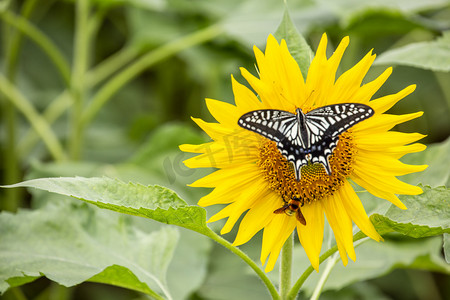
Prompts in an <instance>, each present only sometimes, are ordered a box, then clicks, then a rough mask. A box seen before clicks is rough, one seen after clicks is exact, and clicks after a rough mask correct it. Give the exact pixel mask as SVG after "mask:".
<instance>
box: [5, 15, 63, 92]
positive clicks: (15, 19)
mask: <svg viewBox="0 0 450 300" xmlns="http://www.w3.org/2000/svg"><path fill="white" fill-rule="evenodd" d="M0 19H2V20H3V21H4V22H6V23H8V24H9V25H11V26H13V27H16V28H17V29H18V30H20V31H21V32H22V33H23V34H25V35H26V36H28V37H29V38H30V39H31V40H33V41H34V42H35V43H36V44H37V45H38V46H39V47H41V49H42V50H43V51H44V53H46V54H47V56H48V57H49V58H50V60H51V61H52V62H53V64H54V65H55V67H56V68H57V70H58V71H59V72H60V73H61V76H62V78H63V80H64V82H65V83H66V84H67V85H68V84H69V78H70V71H69V70H70V68H69V64H68V63H67V61H66V60H65V58H64V56H63V55H62V53H61V51H60V50H59V49H58V47H56V45H55V44H54V43H53V42H52V41H51V40H50V39H49V38H48V37H47V36H46V35H45V34H44V33H42V32H41V31H40V30H39V29H38V28H37V27H35V26H34V25H33V24H31V23H30V22H29V21H28V20H27V19H25V18H23V17H20V16H17V15H15V14H13V13H11V12H9V11H4V12H2V13H0Z"/></svg>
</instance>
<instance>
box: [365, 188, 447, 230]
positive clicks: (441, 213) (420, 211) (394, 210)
mask: <svg viewBox="0 0 450 300" xmlns="http://www.w3.org/2000/svg"><path fill="white" fill-rule="evenodd" d="M422 189H423V194H420V195H416V196H400V200H401V201H402V202H403V203H404V204H405V205H406V207H407V208H408V209H407V210H401V209H399V208H398V207H396V206H394V205H392V206H391V207H390V208H389V209H388V211H387V212H386V214H385V215H380V214H373V215H371V216H370V219H371V220H372V223H373V224H374V225H375V228H376V229H377V231H378V232H379V233H380V234H382V235H383V234H386V233H389V232H399V233H401V234H404V235H407V236H410V237H414V238H420V237H427V236H434V235H440V234H443V233H450V223H449V221H448V218H449V216H450V190H449V189H447V188H445V187H437V188H430V187H428V186H426V187H423V188H422Z"/></svg>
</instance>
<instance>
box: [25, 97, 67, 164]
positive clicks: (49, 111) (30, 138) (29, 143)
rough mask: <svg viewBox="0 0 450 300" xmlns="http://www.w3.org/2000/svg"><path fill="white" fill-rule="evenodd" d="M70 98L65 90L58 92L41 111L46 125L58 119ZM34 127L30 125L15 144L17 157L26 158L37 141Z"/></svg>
mask: <svg viewBox="0 0 450 300" xmlns="http://www.w3.org/2000/svg"><path fill="white" fill-rule="evenodd" d="M71 100H72V98H71V97H70V95H69V93H68V91H67V90H65V91H64V92H62V93H61V94H59V95H58V96H57V97H56V98H55V99H54V100H53V101H52V102H51V103H50V105H49V106H47V108H46V109H45V111H44V112H43V113H42V117H43V119H44V120H45V122H47V123H48V126H50V124H52V123H53V122H54V121H55V120H56V119H58V118H59V117H60V116H61V115H62V114H63V113H64V112H65V111H66V110H67V109H68V108H69V107H70V106H71V105H72V102H71ZM33 129H34V128H33V127H31V128H30V129H29V130H28V131H27V132H26V133H25V134H24V135H23V137H22V138H21V139H20V141H19V143H18V145H17V151H18V156H19V159H24V158H26V157H27V156H28V155H29V153H30V152H31V150H32V149H33V147H34V145H36V143H38V142H39V141H40V140H39V135H38V134H37V133H36V131H35V130H33Z"/></svg>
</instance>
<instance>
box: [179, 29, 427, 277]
mask: <svg viewBox="0 0 450 300" xmlns="http://www.w3.org/2000/svg"><path fill="white" fill-rule="evenodd" d="M348 44H349V38H348V37H345V38H343V39H342V41H341V42H340V44H339V46H338V47H337V49H336V51H335V52H334V53H333V55H332V56H331V57H330V58H329V59H328V58H327V56H326V48H327V36H326V35H325V34H324V35H323V36H322V39H321V41H320V44H319V46H318V49H317V52H316V55H315V57H314V59H313V60H312V62H311V65H310V67H309V70H308V75H307V78H306V81H305V80H304V79H303V76H302V73H301V71H300V68H299V66H298V64H297V63H296V61H295V60H294V58H293V57H292V56H291V55H290V53H289V50H288V47H287V45H286V42H285V41H284V40H282V41H281V44H278V42H277V41H276V39H275V38H274V37H273V36H269V38H268V40H267V46H266V51H265V53H263V52H262V51H260V50H259V49H258V48H257V47H254V52H255V56H256V61H257V66H258V75H259V78H258V77H255V76H253V75H252V74H251V73H250V72H248V71H247V70H246V69H244V68H241V74H242V76H243V77H244V78H245V79H246V80H247V81H248V83H249V85H250V86H251V87H252V88H253V90H254V91H255V92H256V94H255V93H254V92H253V91H251V90H250V89H249V88H247V87H246V86H244V85H242V84H240V83H238V82H237V81H236V80H235V79H234V78H233V77H232V78H231V80H232V86H233V93H234V97H235V105H231V104H228V103H225V102H221V101H217V100H212V99H206V104H207V107H208V109H209V111H210V113H211V114H212V116H213V117H214V118H215V119H216V120H217V122H218V123H207V122H205V121H203V120H201V119H196V118H193V120H194V122H195V123H197V124H198V126H199V127H200V128H201V129H203V130H204V131H205V132H206V133H207V134H208V135H209V136H210V137H211V139H212V141H211V142H208V143H205V144H201V145H181V146H180V149H181V150H182V151H185V152H192V153H200V154H199V155H197V156H194V157H192V158H190V159H187V160H185V161H184V164H185V165H186V166H188V167H189V168H204V167H213V168H217V170H216V171H214V172H213V173H211V174H209V175H207V176H205V177H203V178H201V179H199V180H197V181H196V182H194V183H192V184H191V186H193V187H209V188H214V189H213V190H212V192H211V193H209V194H208V195H206V196H205V197H203V198H201V199H200V201H199V202H198V205H200V206H203V207H204V206H209V205H213V204H227V206H225V207H224V208H223V209H222V210H221V211H219V212H218V213H217V214H215V215H214V216H212V217H211V218H210V219H209V220H208V222H214V221H217V220H220V219H223V218H228V219H227V222H226V223H225V225H224V227H223V228H222V230H221V234H226V233H228V232H229V231H230V230H231V229H232V228H233V227H234V225H235V224H236V222H237V221H238V219H239V218H240V216H241V215H242V214H244V213H245V215H244V217H243V218H242V221H241V222H240V225H239V230H238V233H237V236H236V239H235V241H234V243H233V245H235V246H239V245H242V244H244V243H246V242H247V241H249V240H250V239H251V238H252V237H253V236H254V235H255V234H256V233H257V232H259V231H260V230H263V240H262V250H261V263H262V264H263V265H264V264H265V263H266V260H267V257H269V258H268V260H267V264H266V267H265V271H266V272H269V271H271V270H272V269H273V267H274V265H275V262H276V260H277V258H278V256H279V254H280V251H281V248H282V246H283V244H284V243H285V241H286V239H287V238H288V237H289V236H290V235H291V234H292V232H293V231H294V230H295V229H297V233H298V237H299V240H300V243H301V244H302V246H303V248H304V250H305V252H306V254H307V256H308V258H309V260H310V262H311V264H312V266H313V267H314V268H315V269H316V270H317V271H318V269H319V255H320V251H321V247H322V242H323V231H324V221H325V219H324V218H325V216H326V218H327V220H328V223H329V224H330V226H331V228H332V230H333V233H334V236H335V239H336V244H337V246H338V250H339V254H340V257H341V259H342V262H343V264H344V265H346V264H347V263H348V257H350V258H351V259H352V260H355V258H356V257H355V250H354V247H353V233H352V232H353V231H352V222H354V223H355V224H356V225H357V226H358V227H359V228H360V230H361V231H362V232H364V234H366V235H367V236H368V237H370V238H372V239H374V240H376V241H380V240H381V236H380V235H379V234H378V233H377V231H376V230H375V228H374V226H373V224H372V223H371V221H370V220H369V218H368V216H367V214H366V212H365V210H364V207H363V205H362V203H361V201H360V199H359V198H358V195H357V194H356V192H355V190H354V188H353V185H354V183H356V184H357V185H359V186H360V187H362V188H364V189H366V190H367V191H368V192H369V193H371V194H372V195H374V196H376V197H379V198H383V199H386V200H388V201H390V202H391V203H393V204H394V205H396V206H397V207H399V208H401V209H406V207H405V205H404V204H403V203H402V202H401V201H400V200H399V199H398V198H397V196H396V194H406V195H417V194H420V193H422V190H421V189H420V188H419V187H417V186H412V185H409V184H406V183H404V182H402V181H400V180H398V179H397V178H396V176H400V175H405V174H408V173H412V172H418V171H422V170H424V169H425V168H426V166H413V165H407V164H404V163H402V162H400V161H399V158H401V157H402V156H403V155H405V154H407V153H412V152H418V151H422V150H424V149H425V146H424V145H422V144H420V143H414V142H416V141H417V140H419V139H421V138H423V137H424V135H422V134H418V133H401V132H395V131H390V129H392V127H394V126H395V125H397V124H399V123H403V122H406V121H408V120H411V119H414V118H417V117H420V116H421V115H422V114H423V113H422V112H416V113H411V114H405V115H392V114H386V111H387V110H389V109H390V108H391V107H392V106H393V105H395V104H396V103H397V102H398V101H400V100H401V99H403V98H404V97H406V96H407V95H409V94H410V93H412V92H413V91H414V89H415V85H410V86H408V87H406V88H405V89H403V90H401V91H400V92H398V93H396V94H392V95H387V96H384V97H380V98H377V99H373V100H371V98H372V96H373V95H374V94H375V93H376V92H377V91H378V89H379V88H380V87H381V86H382V85H383V83H384V82H385V81H386V80H387V78H388V77H389V76H390V74H391V73H392V68H388V69H386V70H385V71H384V72H383V73H382V74H381V75H380V76H379V77H378V78H376V79H375V80H373V81H371V82H369V83H366V84H362V81H363V78H364V76H365V75H366V73H367V71H368V70H369V68H370V66H371V64H372V63H373V61H374V59H375V55H374V54H372V51H370V52H369V53H368V54H367V55H366V56H364V57H363V58H362V59H361V61H359V62H358V63H357V64H356V65H355V66H354V67H352V68H351V69H349V70H348V71H346V72H345V73H343V74H342V75H341V76H340V77H339V78H338V79H337V80H336V78H335V77H336V71H337V68H338V66H339V63H340V60H341V58H342V55H343V53H344V51H345V49H346V47H347V46H348ZM340 103H354V104H364V105H365V106H367V107H369V108H370V109H371V110H373V112H374V113H373V116H371V117H370V118H368V119H365V120H363V121H361V122H359V123H358V124H356V125H354V126H352V127H351V128H350V129H349V130H346V131H345V132H343V133H341V134H340V135H339V137H338V141H337V144H336V145H335V147H334V148H333V149H334V150H333V152H332V153H331V155H329V157H328V161H329V168H330V170H331V172H326V170H325V168H324V165H323V164H320V163H314V164H312V163H309V164H307V165H304V166H303V167H301V170H300V172H301V174H300V175H301V176H298V177H300V178H296V174H295V167H294V166H293V164H292V163H291V162H289V161H288V160H287V159H286V157H285V156H283V155H282V154H281V152H280V150H279V147H277V143H276V142H274V141H272V140H270V139H268V138H266V137H264V136H262V135H260V134H258V133H255V132H252V131H251V130H246V129H244V128H242V127H241V126H239V125H238V120H239V119H240V118H241V117H242V116H243V115H244V114H246V113H248V112H252V111H257V110H264V109H273V110H282V111H286V112H290V113H292V114H295V113H296V110H297V109H298V108H300V109H301V111H302V112H303V113H308V112H309V111H312V110H314V109H317V108H320V107H323V106H327V105H335V104H340ZM292 200H294V201H295V202H294V203H292ZM300 207H301V208H300ZM297 209H298V210H300V209H301V217H299V216H298V215H297V216H296V217H295V216H294V215H295V214H294V211H297ZM283 211H284V212H286V213H280V212H283ZM301 218H303V220H302V219H301Z"/></svg>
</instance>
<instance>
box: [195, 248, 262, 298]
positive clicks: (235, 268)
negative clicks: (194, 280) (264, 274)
mask: <svg viewBox="0 0 450 300" xmlns="http://www.w3.org/2000/svg"><path fill="white" fill-rule="evenodd" d="M251 244H254V243H252V242H251ZM259 244H260V241H259ZM244 247H245V248H248V245H245V246H244ZM259 249H260V246H259V245H258V252H259ZM246 253H247V251H246ZM211 257H212V259H211V263H210V266H209V269H210V270H209V273H208V276H207V277H206V280H205V282H204V284H203V285H202V287H201V288H200V289H199V291H198V292H197V294H198V295H199V296H200V297H201V299H214V300H227V299H246V300H257V299H258V300H264V299H270V295H268V294H267V292H266V290H265V289H264V287H263V285H262V283H261V280H260V279H259V278H258V277H257V276H255V273H253V272H252V271H251V269H250V268H249V267H248V266H247V265H246V264H244V263H243V262H242V261H241V260H240V259H238V258H237V257H236V256H234V255H231V253H230V252H229V251H227V250H226V249H225V248H223V247H220V246H216V247H214V249H213V252H212V254H211ZM268 275H270V273H269V274H268Z"/></svg>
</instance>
